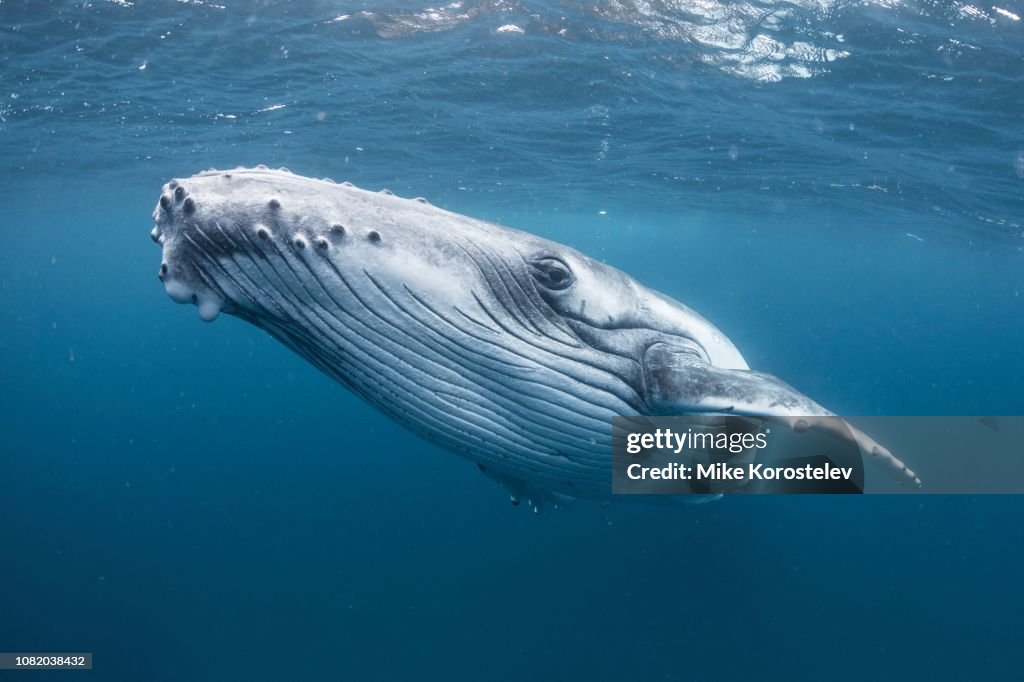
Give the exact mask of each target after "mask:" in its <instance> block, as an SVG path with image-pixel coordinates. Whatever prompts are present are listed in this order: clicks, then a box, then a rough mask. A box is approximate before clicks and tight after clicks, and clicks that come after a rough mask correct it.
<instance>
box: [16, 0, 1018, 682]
mask: <svg viewBox="0 0 1024 682" xmlns="http://www.w3.org/2000/svg"><path fill="white" fill-rule="evenodd" d="M1021 16H1024V6H1022V5H1021V4H1020V3H1019V2H1013V3H1007V2H1001V1H1000V0H996V4H995V5H991V4H978V5H976V6H975V5H971V4H968V3H966V2H961V1H959V0H954V1H949V2H939V1H937V0H933V1H929V2H913V1H907V2H898V1H894V0H864V1H862V2H843V1H841V0H840V1H830V0H815V1H811V0H796V1H793V2H775V1H770V0H760V1H757V2H725V1H723V0H707V1H702V2H630V1H628V0H615V1H612V2H599V3H571V2H563V3H542V2H515V1H511V0H510V1H507V2H506V1H501V0H498V1H483V2H453V3H447V4H437V5H433V6H430V5H428V4H426V3H425V2H418V3H417V2H410V3H390V4H389V3H384V2H379V3H374V2H369V3H336V2H323V1H312V0H305V1H299V2H234V1H233V0H220V1H219V2H200V1H199V0H194V1H191V2H185V1H179V2H170V1H167V2H129V1H125V0H122V1H119V2H77V3H75V2H43V1H27V2H12V1H10V0H5V1H0V149H2V150H3V154H2V157H0V158H2V160H0V178H2V182H3V189H4V193H3V194H4V198H3V202H2V203H0V273H2V275H0V294H2V301H3V306H4V328H3V331H4V333H3V334H0V381H2V389H0V458H2V459H0V464H2V469H0V578H2V580H0V650H4V651H91V652H93V653H94V656H95V669H94V670H93V671H92V672H91V673H84V672H80V673H60V675H61V678H62V679H63V676H84V677H91V678H95V679H104V680H106V679H111V680H135V679H148V680H206V679H210V680H222V679H235V678H238V679H250V680H262V679H292V678H297V677H302V678H312V679H335V678H345V679H359V680H394V679H413V678H416V679H419V678H426V679H488V680H491V679H493V680H522V679H542V680H547V679H552V680H556V679H557V680H565V679H581V680H606V679H607V680H611V679H627V680H720V679H747V678H750V677H754V676H759V677H766V678H769V679H775V678H779V679H807V680H821V679H851V680H852V679H857V680H859V679H865V678H872V679H875V678H882V679H894V678H911V679H957V680H960V679H981V678H991V679H1006V678H1011V677H1015V676H1016V675H1017V674H1019V673H1018V668H1019V665H1018V660H1019V658H1020V656H1021V654H1022V645H1021V639H1020V637H1019V634H1018V633H1019V613H1020V611H1021V608H1022V606H1024V593H1022V588H1021V587H1020V580H1019V576H1020V574H1021V571H1022V569H1024V521H1022V515H1021V511H1022V509H1024V507H1022V504H1021V502H1020V500H1019V499H1017V498H1016V497H1013V496H1002V497H996V496H991V497H980V496H978V497H974V496H957V497H946V496H874V497H864V498H860V499H848V498H840V497H836V498H831V497H763V498H754V497H751V498H746V499H742V498H730V499H725V500H722V501H719V502H716V503H712V504H707V505H701V506H694V507H681V508H676V507H664V506H638V505H617V504H613V505H611V506H609V507H607V508H604V507H601V506H599V505H596V504H592V503H586V502H580V503H578V504H576V505H574V506H572V507H571V508H569V509H568V510H565V511H560V512H558V511H549V512H546V513H545V514H543V515H541V516H539V517H534V516H533V515H531V514H529V513H528V512H527V511H525V510H524V509H522V508H513V507H511V506H510V505H509V504H508V500H507V495H506V494H505V493H504V492H503V491H502V490H501V489H500V488H499V487H498V486H497V485H496V484H494V483H493V482H492V481H490V480H489V479H486V478H484V477H482V476H481V475H480V474H479V473H478V472H477V471H476V468H475V467H474V466H472V465H471V464H470V463H469V462H466V461H463V460H461V459H459V458H457V457H456V456H454V455H451V454H450V453H447V452H443V451H441V450H438V449H436V448H434V447H433V446H430V445H427V444H426V443H424V442H422V441H420V440H418V439H417V438H415V437H414V436H412V435H410V434H407V433H406V432H404V431H402V430H401V429H400V428H398V427H397V426H395V425H394V424H393V423H391V422H389V421H388V420H387V419H385V418H384V417H383V416H381V415H380V414H378V413H377V412H375V411H374V410H373V409H371V408H370V407H368V406H367V405H365V404H363V403H362V402H360V401H359V400H358V399H356V398H355V397H354V396H352V395H350V394H348V393H346V392H345V391H344V390H343V389H342V388H341V387H340V386H338V385H336V384H334V383H332V382H331V381H330V380H328V379H327V378H325V377H324V376H322V375H320V374H318V373H317V372H316V370H314V369H313V368H312V367H310V366H309V365H308V364H306V363H305V362H303V361H302V360H300V359H299V358H297V357H295V356H293V355H291V354H290V353H289V352H288V351H287V350H286V349H285V348H283V347H282V346H280V345H279V344H277V343H276V342H274V341H272V340H271V339H269V338H268V337H267V336H265V335H264V334H263V333H262V332H260V331H258V330H256V329H255V328H253V327H250V326H247V325H246V324H244V323H242V322H240V321H238V320H235V319H223V318H222V319H220V320H218V321H217V322H216V323H215V324H212V325H204V324H202V323H201V322H199V321H198V320H197V319H196V315H195V310H194V308H192V307H191V306H175V305H173V304H172V303H171V302H170V301H169V300H168V298H167V296H166V294H165V293H164V291H163V287H162V286H161V285H160V283H159V282H158V281H157V278H156V276H155V275H156V270H157V268H158V266H159V262H160V256H159V251H158V249H157V248H156V247H155V246H154V245H153V244H152V243H151V242H150V240H149V229H150V227H151V224H152V223H151V218H150V214H151V212H152V208H153V206H154V204H155V203H156V200H157V198H158V192H159V189H160V187H161V185H162V184H163V183H164V182H165V181H166V180H168V179H169V178H171V177H181V176H188V175H191V174H192V173H194V172H197V171H199V170H203V169H205V168H207V167H210V166H214V167H218V168H221V167H232V166H235V165H237V164H244V165H247V166H250V165H254V164H257V163H265V164H268V165H271V166H275V167H276V166H280V165H283V166H287V167H289V168H291V169H292V170H293V171H295V172H297V173H301V174H303V175H311V176H331V177H333V178H335V179H337V180H339V181H340V180H350V181H352V182H354V183H355V184H357V185H359V186H362V187H367V188H371V189H377V188H380V187H384V186H387V187H389V188H391V189H392V190H394V191H395V192H396V193H398V194H402V195H407V196H425V197H427V198H429V199H430V200H431V201H432V202H433V203H435V204H438V205H440V206H443V207H445V208H448V209H451V210H454V211H458V212H461V213H466V214H468V215H473V216H475V217H480V218H485V219H489V220H494V221H497V222H501V223H504V224H508V225H512V226H515V227H519V228H523V229H528V230H530V231H533V232H536V233H539V234H542V235H544V236H546V237H549V238H552V239H556V240H558V241H561V242H564V243H567V244H570V245H572V246H574V247H576V248H579V249H580V250H582V251H584V252H586V253H589V254H590V255H593V256H596V257H599V258H601V259H604V260H606V261H607V262H609V263H611V264H613V265H616V266H617V267H620V268H622V269H624V270H626V271H627V272H630V273H631V274H633V275H634V276H635V277H637V278H638V279H639V280H641V281H642V282H644V283H645V284H648V285H650V286H652V287H654V288H656V289H659V290H661V291H663V292H665V293H667V294H670V295H672V296H674V297H675V298H678V299H679V300H681V301H683V302H685V303H686V304H688V305H690V306H691V307H693V308H695V309H696V310H698V311H700V312H701V313H702V314H704V315H705V316H706V317H708V318H709V319H710V320H712V321H713V322H714V323H715V324H717V325H718V326H719V327H720V328H722V329H723V330H724V331H725V332H726V333H727V334H728V335H729V336H730V338H731V339H732V340H733V341H734V342H735V343H736V345H737V346H738V347H739V348H740V349H741V350H742V351H743V352H744V354H745V355H746V357H747V358H748V359H749V360H750V362H751V365H752V366H754V367H757V368H758V369H762V370H765V371H769V372H771V373H773V374H776V375H778V376H780V377H782V378H784V379H785V380H786V381H788V382H789V383H791V384H793V385H794V386H796V387H797V388H799V389H800V390H801V391H803V392H805V393H807V394H808V395H810V396H812V397H813V398H814V399H816V400H818V401H819V402H821V403H822V404H824V405H826V406H828V407H830V408H831V409H833V410H836V411H837V412H839V413H842V414H849V415H855V414H1021V413H1022V411H1024V363H1022V362H1021V361H1020V349H1021V348H1022V347H1024V322H1022V320H1024V299H1022V297H1021V289H1022V287H1024V282H1022V276H1021V272H1022V267H1021V266H1022V258H1024V254H1022V247H1024V240H1022V236H1024V49H1022V47H1024V30H1022V25H1021V20H1020V17H1021ZM911 464H913V461H911ZM9 674H10V675H11V676H12V677H15V676H17V675H25V674H28V673H9ZM33 675H35V676H37V677H41V678H44V679H48V678H47V677H46V675H47V674H46V673H33ZM56 676H57V674H53V677H56Z"/></svg>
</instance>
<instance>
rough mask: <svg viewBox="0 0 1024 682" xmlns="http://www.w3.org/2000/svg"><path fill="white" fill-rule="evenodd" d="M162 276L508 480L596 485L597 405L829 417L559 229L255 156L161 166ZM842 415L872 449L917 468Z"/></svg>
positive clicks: (692, 315)
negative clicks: (527, 226)
mask: <svg viewBox="0 0 1024 682" xmlns="http://www.w3.org/2000/svg"><path fill="white" fill-rule="evenodd" d="M153 217H154V221H155V226H154V227H153V229H152V232H151V236H152V238H153V240H154V241H155V242H157V243H158V244H159V245H160V246H161V247H162V253H163V259H162V262H161V265H160V269H159V278H160V280H161V281H162V282H163V284H164V287H165V288H166V291H167V293H168V294H169V295H170V297H171V298H172V299H174V300H175V301H177V302H179V303H192V304H195V305H196V306H197V308H198V311H199V315H200V317H201V318H202V319H203V320H207V321H212V320H214V319H215V318H216V317H217V316H218V315H219V314H220V313H222V312H223V313H225V314H229V315H234V316H237V317H239V318H241V319H243V320H245V321H247V322H250V323H252V324H253V325H256V326H257V327H260V328H261V329H263V330H265V331H266V332H268V333H269V334H270V335H271V336H273V337H274V338H276V339H278V340H279V341H280V342H282V343H283V344H285V345H286V346H288V347H289V348H290V349H292V350H293V351H295V352H296V353H298V354H299V355H301V356H302V357H303V358H305V359H306V360H308V361H309V362H310V363H312V364H313V365H315V366H316V367H318V368H319V369H320V370H322V371H323V372H325V373H327V374H328V375H329V376H331V377H333V378H334V379H336V380H337V381H338V382H340V383H341V384H343V385H344V386H346V387H347V388H349V389H350V390H351V391H353V392H354V393H356V394H358V395H359V396H361V397H362V398H364V399H365V400H367V401H368V402H369V403H371V404H372V405H374V406H375V407H377V408H378V409H380V410H381V411H383V412H384V413H386V414H387V415H389V416H390V417H391V418H392V419H394V420H395V421H397V422H399V423H400V424H402V425H404V426H405V427H407V428H409V429H411V430H412V431H414V432H415V433H417V434H419V435H420V436H423V437H424V438H426V439H428V440H430V441H432V442H433V443H435V444H437V445H440V446H441V447H443V448H446V449H448V450H450V451H452V452H455V453H457V454H460V455H462V456H464V457H466V458H468V459H470V460H471V461H473V462H475V463H476V464H477V465H478V466H479V467H480V468H481V470H483V471H484V472H485V473H487V474H489V475H491V476H492V477H494V478H496V479H497V480H499V481H501V482H502V483H503V484H505V485H506V486H507V487H508V488H509V489H510V490H511V491H512V493H513V499H514V500H515V499H518V498H521V497H522V498H525V499H529V500H531V505H532V506H535V505H536V502H535V501H536V500H539V499H542V498H543V496H544V495H553V496H556V497H561V496H568V497H573V498H579V497H583V498H593V499H608V498H609V497H610V495H611V482H610V475H611V474H610V472H611V439H612V435H611V421H610V420H611V418H613V417H616V416H634V415H675V414H695V415H723V414H726V415H752V416H758V417H764V418H769V419H772V420H775V421H777V422H782V423H785V424H788V425H789V426H790V427H792V428H794V429H797V430H799V429H801V428H807V427H808V420H811V422H810V423H811V425H812V426H813V425H814V424H815V423H816V422H815V421H814V418H815V417H831V413H830V412H828V411H827V410H825V408H823V407H821V406H820V405H818V404H817V403H815V402H814V401H813V400H811V399H810V398H808V397H806V396H804V395H802V394H801V393H799V392H798V391H796V390H795V389H794V388H792V387H791V386H789V385H787V384H786V383H784V382H783V381H781V380H779V379H777V378H776V377H774V376H772V375H769V374H765V373H763V372H758V371H754V370H751V369H750V367H748V365H747V363H746V361H745V360H744V358H743V356H742V355H741V354H740V351H739V350H738V349H737V348H736V347H735V346H734V345H733V343H732V342H731V341H730V340H729V339H728V337H726V335H725V334H723V333H722V332H721V331H719V330H718V329H717V328H716V327H715V326H714V325H712V324H711V323H710V322H708V321H707V320H705V319H704V318H703V317H702V316H700V315H699V314H697V313H696V312H694V311H693V310H691V309H690V308H688V307H686V306H685V305H683V304H682V303H679V302H677V301H675V300H673V299H671V298H669V297H667V296H665V295H662V294H660V293H658V292H656V291H653V290H651V289H648V288H647V287H645V286H643V285H642V284H640V283H639V282H637V281H636V280H634V279H633V278H632V277H630V276H628V275H626V274H625V273H623V272H621V271H619V270H617V269H615V268H614V267H611V266H609V265H606V264H605V263H602V262H599V261H597V260H594V259H591V258H588V257H587V256H585V255H583V254H581V253H579V252H577V251H575V250H574V249H571V248H569V247H567V246H564V245H562V244H558V243H555V242H552V241H549V240H547V239H543V238H541V237H538V236H536V235H533V234H529V233H527V232H522V231H518V230H514V229H510V228H507V227H503V226H500V225H496V224H493V223H488V222H484V221H481V220H476V219H473V218H469V217H466V216H463V215H459V214H456V213H452V212H450V211H446V210H443V209H441V208H438V207H435V206H433V205H431V204H430V203H428V202H427V201H426V200H424V199H422V198H415V199H407V198H402V197H399V196H396V195H394V194H393V193H391V192H389V191H388V190H382V191H380V192H372V191H367V190H363V189H359V188H357V187H355V186H353V185H351V184H350V183H340V184H336V183H334V182H333V181H331V180H328V179H323V180H318V179H312V178H306V177H302V176H299V175H296V174H293V173H291V172H290V171H288V170H287V169H278V170H272V169H269V168H267V167H265V166H258V167H256V168H253V169H244V168H238V169H235V170H231V171H215V170H210V171H207V172H204V173H199V174H198V175H195V176H193V177H190V178H185V179H176V180H171V181H170V182H168V183H167V184H166V185H164V187H163V190H162V192H161V194H160V198H159V201H158V202H157V205H156V208H155V209H154V213H153ZM820 423H821V424H822V425H823V426H822V428H826V429H827V428H834V427H830V426H829V425H830V424H836V423H841V424H843V425H844V428H848V429H849V431H848V433H849V434H852V436H853V438H854V439H855V440H856V443H857V446H858V447H859V448H860V451H861V453H862V454H863V455H864V458H865V459H866V460H869V461H871V462H873V463H874V464H876V465H877V466H879V467H881V468H882V469H883V470H885V471H886V472H888V473H889V474H890V475H892V476H893V477H894V478H896V480H898V481H899V482H901V483H902V484H905V485H908V486H919V485H920V481H919V480H918V478H917V476H916V475H915V474H914V472H913V471H911V470H910V469H908V468H907V466H906V465H905V464H903V463H902V462H901V461H900V460H898V459H896V458H895V457H894V456H893V455H892V454H891V453H890V452H889V451H888V450H886V449H885V448H884V447H882V446H881V445H879V444H878V443H876V442H875V441H874V440H873V439H871V437H870V436H868V435H866V434H864V433H862V432H860V431H859V430H857V429H856V428H854V427H852V426H849V425H848V424H846V423H845V422H842V420H838V419H835V418H831V419H823V420H821V421H820Z"/></svg>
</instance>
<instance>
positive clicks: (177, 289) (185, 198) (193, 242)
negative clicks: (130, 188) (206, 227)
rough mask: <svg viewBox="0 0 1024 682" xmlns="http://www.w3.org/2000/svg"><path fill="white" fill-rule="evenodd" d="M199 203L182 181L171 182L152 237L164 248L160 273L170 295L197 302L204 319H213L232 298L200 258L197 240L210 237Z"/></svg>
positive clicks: (157, 212) (159, 206)
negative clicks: (216, 282) (209, 273)
mask: <svg viewBox="0 0 1024 682" xmlns="http://www.w3.org/2000/svg"><path fill="white" fill-rule="evenodd" d="M196 206H197V204H196V200H195V198H194V197H192V196H191V194H190V193H189V191H188V189H187V188H186V187H185V186H184V184H183V183H182V181H180V180H171V181H170V182H168V183H167V184H166V185H164V187H163V190H162V191H161V193H160V200H159V201H158V202H157V206H156V208H155V209H154V211H153V219H154V221H155V223H156V224H155V225H154V226H153V229H152V231H151V232H150V237H151V238H152V239H153V241H154V242H156V243H157V244H158V245H159V246H161V247H162V249H163V258H162V259H161V263H160V269H159V270H158V272H157V277H158V278H159V279H160V281H161V282H163V285H164V289H165V290H166V292H167V295H168V296H170V297H171V300H173V301H174V302H175V303H182V304H189V303H191V304H193V305H195V306H196V309H197V310H198V312H199V318H200V319H201V320H203V321H204V322H213V321H214V320H215V319H217V317H218V316H219V315H220V313H221V312H222V311H223V310H225V309H230V308H231V302H230V300H228V299H227V298H226V297H225V296H224V292H223V291H221V290H219V287H217V286H216V284H215V283H214V282H213V281H212V280H211V279H210V278H209V277H208V276H206V275H205V274H204V272H203V269H202V268H201V267H200V266H199V264H198V263H197V262H196V259H195V256H194V252H195V248H194V247H196V246H197V245H198V244H199V243H200V242H199V241H197V240H204V241H206V240H207V238H206V237H205V233H204V231H203V226H202V224H201V223H200V221H199V219H198V218H197V216H196ZM189 247H193V248H189ZM229 312H230V310H229Z"/></svg>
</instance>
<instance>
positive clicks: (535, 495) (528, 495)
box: [476, 464, 575, 514]
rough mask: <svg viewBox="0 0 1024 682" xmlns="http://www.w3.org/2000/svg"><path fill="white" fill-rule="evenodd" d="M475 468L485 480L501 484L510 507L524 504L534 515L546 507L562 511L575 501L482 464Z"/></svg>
mask: <svg viewBox="0 0 1024 682" xmlns="http://www.w3.org/2000/svg"><path fill="white" fill-rule="evenodd" d="M476 468H477V469H479V470H480V473H482V474H483V475H484V476H486V477H487V478H490V479H491V480H494V481H497V482H498V483H500V484H501V487H503V488H504V489H505V490H507V491H508V497H509V501H510V502H512V506H514V507H518V506H519V505H520V504H521V503H523V502H525V503H526V506H527V507H529V508H530V510H531V511H532V512H533V513H534V514H540V513H541V511H542V510H544V509H545V508H546V507H548V506H551V507H554V508H555V509H564V508H565V507H568V506H569V505H570V504H572V503H573V502H575V499H574V498H572V497H569V496H568V495H563V494H562V493H559V492H555V491H554V490H544V489H542V488H538V487H537V486H535V485H531V484H529V483H527V482H526V481H524V480H523V479H521V478H515V477H512V476H507V475H505V474H501V473H498V472H497V471H495V470H494V469H491V468H490V467H487V466H484V465H483V464H477V465H476Z"/></svg>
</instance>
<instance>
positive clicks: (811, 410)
mask: <svg viewBox="0 0 1024 682" xmlns="http://www.w3.org/2000/svg"><path fill="white" fill-rule="evenodd" d="M643 364H644V380H645V382H646V388H647V398H648V403H649V404H650V405H651V407H652V409H653V410H654V411H655V412H656V413H658V414H707V413H719V414H736V415H742V416H751V417H761V418H764V419H768V420H770V421H773V422H776V423H781V424H785V425H786V426H789V427H790V428H792V429H794V430H806V429H817V430H820V431H823V432H827V433H830V434H832V435H834V436H836V437H838V438H842V439H844V440H846V439H852V440H853V441H854V442H856V443H857V446H858V447H859V448H860V451H861V455H862V456H863V457H864V458H865V459H867V460H869V461H871V462H872V463H873V464H874V465H876V466H877V467H879V468H880V469H882V470H883V471H885V472H886V473H887V474H888V475H889V476H891V477H892V478H894V479H895V480H896V481H897V482H899V483H900V484H902V485H908V486H911V487H915V488H919V487H921V480H920V479H919V478H918V477H917V475H916V474H915V473H914V472H913V471H911V470H910V469H909V468H907V465H906V464H904V463H903V462H901V461H900V460H899V459H897V458H896V457H894V456H893V455H892V453H890V452H889V451H888V450H887V449H886V448H884V447H882V446H881V445H880V444H878V443H877V442H876V441H875V440H874V439H873V438H871V437H870V436H868V435H867V434H865V433H864V432H863V431H861V430H859V429H857V428H855V427H854V426H851V425H850V424H849V423H848V422H846V421H845V420H844V419H842V418H840V417H837V416H835V415H834V414H832V413H831V412H829V411H828V410H826V409H825V408H823V407H822V406H821V405H819V404H817V403H816V402H814V401H813V400H811V399H810V398H808V397H807V396H805V395H803V394H802V393H800V392H799V391H797V390H796V389H794V388H793V387H792V386H790V385H789V384H787V383H785V382H784V381H782V380H781V379H778V378H777V377H774V376H772V375H771V374H765V373H763V372H754V371H751V370H739V369H723V368H721V367H715V366H713V365H709V364H708V363H706V362H704V361H703V359H702V358H701V357H700V356H699V355H698V354H696V353H695V352H694V351H693V350H692V349H688V348H685V347H675V346H671V345H669V344H666V343H656V344H654V345H652V346H651V347H650V348H648V349H647V351H646V353H644V363H643Z"/></svg>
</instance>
